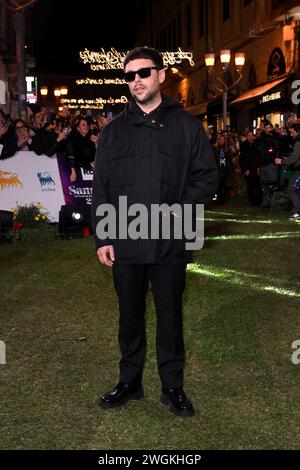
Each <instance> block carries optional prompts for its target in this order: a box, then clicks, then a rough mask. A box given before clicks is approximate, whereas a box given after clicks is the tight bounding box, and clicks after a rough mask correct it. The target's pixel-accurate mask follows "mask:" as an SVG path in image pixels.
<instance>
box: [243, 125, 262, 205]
mask: <svg viewBox="0 0 300 470" xmlns="http://www.w3.org/2000/svg"><path fill="white" fill-rule="evenodd" d="M260 166H261V156H260V152H259V149H258V147H257V145H256V143H255V136H254V134H253V132H252V131H248V132H247V139H246V140H245V142H242V143H241V151H240V167H241V171H242V173H243V175H244V176H245V180H246V184H247V193H248V197H249V202H250V204H252V205H254V206H258V205H260V203H261V186H260Z"/></svg>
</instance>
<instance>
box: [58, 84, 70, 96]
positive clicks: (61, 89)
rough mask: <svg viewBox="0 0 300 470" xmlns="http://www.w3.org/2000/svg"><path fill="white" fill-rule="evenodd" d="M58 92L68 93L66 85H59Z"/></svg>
mask: <svg viewBox="0 0 300 470" xmlns="http://www.w3.org/2000/svg"><path fill="white" fill-rule="evenodd" d="M60 94H61V95H67V94H68V87H66V86H61V87H60Z"/></svg>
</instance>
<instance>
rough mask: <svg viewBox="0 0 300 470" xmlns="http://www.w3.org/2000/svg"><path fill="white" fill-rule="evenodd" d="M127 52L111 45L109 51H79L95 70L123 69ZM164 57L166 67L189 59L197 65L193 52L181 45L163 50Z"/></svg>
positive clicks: (81, 56)
mask: <svg viewBox="0 0 300 470" xmlns="http://www.w3.org/2000/svg"><path fill="white" fill-rule="evenodd" d="M126 54H127V52H120V51H117V50H116V49H115V48H114V47H111V48H110V50H108V51H105V49H103V48H101V49H100V50H99V51H90V50H89V49H85V50H84V51H80V52H79V56H80V59H81V60H82V62H83V63H84V64H90V68H91V70H93V71H97V70H114V69H123V61H124V58H125V56H126ZM162 57H163V61H164V67H165V69H167V68H168V66H169V65H171V66H172V65H176V64H180V63H181V62H182V61H183V60H188V62H189V64H190V65H191V66H192V67H193V66H194V65H195V63H194V61H193V53H192V52H189V51H183V50H182V49H181V48H180V47H179V48H178V50H177V51H172V52H171V51H167V52H162Z"/></svg>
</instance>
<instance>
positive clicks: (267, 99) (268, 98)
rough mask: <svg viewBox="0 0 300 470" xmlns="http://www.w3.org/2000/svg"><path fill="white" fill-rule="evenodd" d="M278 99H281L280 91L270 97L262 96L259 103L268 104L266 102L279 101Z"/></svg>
mask: <svg viewBox="0 0 300 470" xmlns="http://www.w3.org/2000/svg"><path fill="white" fill-rule="evenodd" d="M280 98H281V91H277V92H276V93H272V94H271V95H264V96H263V97H262V99H261V102H262V103H268V101H275V100H280Z"/></svg>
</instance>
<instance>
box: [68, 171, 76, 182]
mask: <svg viewBox="0 0 300 470" xmlns="http://www.w3.org/2000/svg"><path fill="white" fill-rule="evenodd" d="M76 180H77V173H76V170H75V168H72V170H71V175H70V181H71V183H75V181H76Z"/></svg>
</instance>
